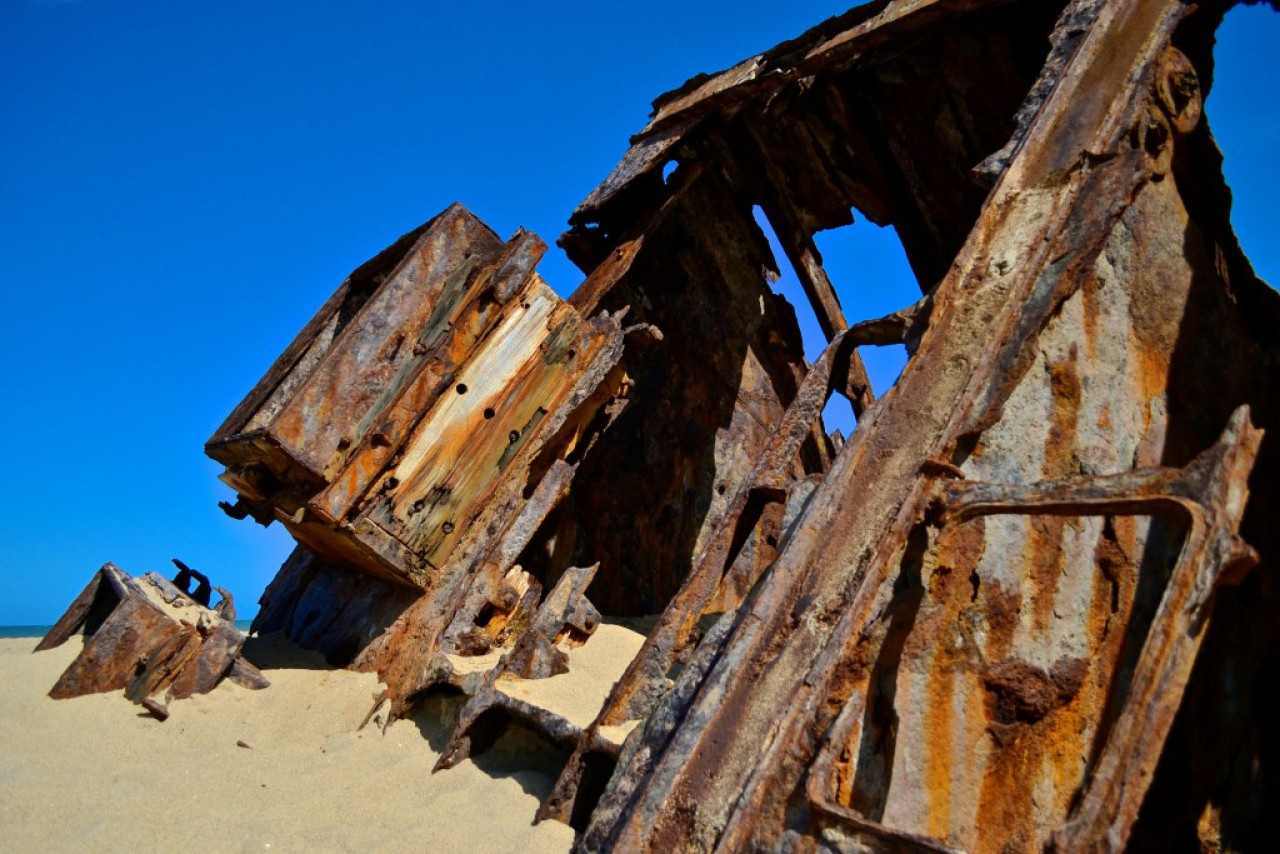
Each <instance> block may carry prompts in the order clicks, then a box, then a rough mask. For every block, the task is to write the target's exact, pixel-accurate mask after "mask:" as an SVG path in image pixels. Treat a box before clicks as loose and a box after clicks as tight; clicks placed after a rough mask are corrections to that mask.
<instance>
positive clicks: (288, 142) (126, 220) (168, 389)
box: [0, 0, 1280, 624]
mask: <svg viewBox="0 0 1280 854" xmlns="http://www.w3.org/2000/svg"><path fill="white" fill-rule="evenodd" d="M845 8H846V4H844V3H840V2H798V3H788V4H779V3H775V2H741V0H736V2H729V1H728V0H704V2H699V3H689V2H670V0H655V2H649V3H646V4H644V6H643V14H637V7H615V6H614V4H606V3H599V2H590V3H588V2H559V3H554V4H536V5H535V4H529V3H505V2H489V3H474V4H459V5H457V6H455V5H454V4H436V3H424V2H390V0H386V2H375V0H369V2H345V3H339V2H315V0H313V2H305V3H302V2H271V3H247V2H219V3H199V4H197V3H184V2H178V3H175V2H172V0H169V2H141V0H139V2H120V0H113V1H112V2H108V0H0V128H3V132H2V133H0V159H2V161H3V163H4V167H3V169H2V170H0V235H2V236H0V250H2V251H0V276H2V277H3V287H4V295H5V303H6V308H7V313H6V318H7V321H8V322H7V324H6V327H7V328H6V329H5V334H4V336H3V337H2V338H0V348H3V359H4V365H5V366H6V367H5V375H6V382H5V384H4V390H3V393H4V404H3V412H4V413H5V417H4V418H3V419H2V423H0V439H2V440H3V447H4V448H5V449H6V450H7V451H8V457H9V464H8V475H7V477H6V478H5V488H4V489H3V492H2V493H0V514H2V515H0V518H2V519H3V523H0V524H2V527H0V531H2V532H3V534H4V536H3V541H2V544H0V578H2V579H3V582H2V584H0V624H33V623H48V622H51V621H52V620H53V619H55V618H56V617H57V616H58V615H59V614H60V613H61V612H62V610H63V609H64V608H65V607H66V605H67V604H68V603H69V602H70V600H71V598H72V597H73V596H74V595H75V594H76V593H77V592H79V590H80V589H81V587H83V585H84V584H85V582H86V581H87V580H88V578H89V576H90V575H91V574H92V573H93V571H94V570H95V569H96V568H97V567H98V566H99V565H101V564H102V563H103V562H104V561H106V560H113V561H115V562H116V563H118V564H120V565H121V566H122V567H123V568H124V569H126V570H127V571H129V572H133V573H142V572H145V571H147V570H159V571H162V572H166V573H167V572H169V570H170V565H169V558H170V557H180V558H182V559H183V560H185V561H187V562H188V563H190V564H191V565H193V566H195V567H197V568H199V569H202V570H204V571H206V572H208V573H209V574H210V575H211V576H212V577H213V578H214V581H215V583H220V584H223V585H224V586H227V587H229V588H231V590H232V592H234V593H235V594H236V595H237V598H238V601H239V605H240V610H241V613H242V614H243V615H245V616H248V615H252V614H253V613H254V612H255V611H256V609H257V605H256V599H257V596H258V594H259V593H260V592H261V590H262V588H263V587H264V586H265V585H266V583H267V582H268V581H269V580H270V579H271V577H272V576H273V575H274V573H275V571H276V569H277V567H278V566H279V564H280V562H281V561H282V560H283V559H284V557H285V555H286V554H287V553H288V551H289V548H290V541H289V539H288V537H287V535H286V534H284V532H283V531H282V530H280V529H279V527H278V526H273V527H272V528H271V529H269V530H264V529H262V528H260V527H258V526H257V525H254V524H252V523H250V522H234V521H232V520H231V519H229V518H227V517H225V516H224V515H223V514H222V513H221V511H219V510H218V509H217V507H216V506H215V505H216V504H217V502H218V501H219V500H222V499H226V498H229V497H230V495H229V491H228V490H226V489H225V488H224V487H222V486H221V484H220V483H219V482H218V481H217V480H216V475H217V473H218V471H219V467H218V466H217V465H215V464H214V463H213V462H211V461H209V460H207V459H206V458H205V457H204V455H203V451H202V449H203V443H204V440H205V439H206V438H207V437H208V436H209V434H210V433H211V432H212V431H213V429H214V428H215V427H216V426H217V425H218V424H219V423H220V422H221V420H222V418H223V417H224V416H225V415H226V414H227V413H228V412H229V411H230V410H231V408H232V407H233V406H234V405H235V404H236V403H237V402H238V401H239V400H240V398H241V397H242V396H243V395H244V394H245V393H246V392H247V391H248V390H249V389H250V388H251V387H252V386H253V384H254V382H255V381H256V380H257V379H258V377H259V376H260V375H261V374H262V372H263V371H264V370H265V369H266V367H267V366H268V365H269V364H270V363H271V361H272V359H274V357H275V356H276V354H277V353H279V351H280V350H281V349H283V347H284V346H285V345H286V344H287V343H288V342H289V340H290V339H291V338H292V337H293V335H294V334H295V333H296V332H297V330H298V329H299V328H300V327H301V326H302V324H303V323H305V322H306V320H307V319H308V318H309V317H310V316H311V314H312V313H313V312H314V311H315V309H316V308H317V307H318V306H319V305H320V303H321V302H322V301H323V300H324V299H325V298H326V297H327V296H328V295H329V293H331V292H332V290H333V289H334V288H335V287H336V286H337V285H338V284H339V283H340V282H341V281H342V279H343V278H344V276H345V275H346V274H347V273H348V272H349V271H350V270H351V269H352V268H354V267H355V266H357V265H358V264H360V263H361V262H362V261H364V260H365V259H367V258H369V257H370V256H371V255H373V254H374V253H376V252H377V251H378V250H379V249H381V248H382V247H384V246H385V245H386V244H388V243H390V242H391V241H392V240H393V239H394V238H395V237H397V236H398V235H400V234H401V233H402V232H404V231H407V230H409V229H410V228H412V227H414V226H415V225H417V224H419V223H420V222H422V221H424V220H425V219H427V218H428V217H430V216H432V215H434V214H435V213H437V212H438V211H440V210H441V209H442V208H444V207H445V206H447V205H448V204H449V203H451V202H453V201H455V200H456V201H461V202H463V203H464V204H466V205H467V206H468V207H470V208H471V209H472V210H473V211H475V212H476V213H477V214H478V215H480V216H481V217H482V218H484V219H485V220H486V221H488V222H489V224H490V225H492V226H493V227H494V228H495V229H496V230H497V231H498V232H500V233H502V234H503V235H509V234H510V233H511V232H512V231H514V230H515V228H516V227H517V226H520V225H524V226H526V227H528V228H531V229H533V230H535V231H537V232H539V233H540V234H542V235H543V236H544V237H545V238H546V239H547V241H548V242H549V243H550V242H553V241H554V238H555V237H556V235H557V234H559V233H560V231H562V230H563V227H564V223H565V220H566V219H567V217H568V215H569V213H570V211H572V209H573V208H574V207H575V205H576V204H577V203H578V202H579V201H580V200H581V199H582V198H583V197H584V196H585V195H586V194H587V193H588V192H589V191H590V190H591V189H592V188H593V187H594V186H595V184H596V183H597V182H598V181H599V180H600V179H601V178H603V177H604V175H605V174H606V173H607V172H608V170H609V169H610V168H611V167H612V166H613V164H614V163H615V162H616V161H617V160H618V158H619V157H620V156H621V155H622V153H623V152H624V151H625V149H626V143H627V137H628V136H629V135H630V134H632V133H634V132H635V131H637V130H639V129H640V128H641V127H642V126H643V124H644V122H645V117H646V115H647V113H648V105H649V101H650V100H651V99H652V98H653V97H654V96H655V95H657V94H659V93H660V92H662V91H664V90H667V89H670V88H672V87H674V86H677V85H679V84H680V83H682V82H683V81H684V80H685V79H686V78H687V77H689V76H690V75H692V74H694V73H696V72H699V71H709V70H717V69H720V68H723V67H726V66H728V65H731V64H733V63H734V62H736V61H738V60H739V59H742V58H744V57H746V56H748V55H751V54H753V53H756V52H758V51H760V50H762V49H764V48H767V47H769V46H771V45H773V44H774V43H776V42H778V41H780V40H782V39H783V38H786V37H789V36H792V35H795V34H798V33H799V32H801V31H802V30H804V29H806V28H807V27H809V26H811V25H813V24H816V23H818V22H819V21H821V20H823V19H825V18H827V17H830V16H831V15H834V14H837V13H839V12H841V11H843V10H844V9H845ZM628 12H629V13H630V14H628ZM1224 41H1225V47H1223V48H1220V50H1219V54H1218V56H1219V64H1220V71H1219V80H1220V86H1221V89H1222V90H1223V93H1222V94H1221V95H1219V96H1217V97H1216V99H1215V100H1211V102H1210V116H1211V118H1212V119H1213V121H1214V127H1215V130H1216V131H1217V132H1218V136H1219V138H1220V139H1222V140H1225V141H1224V148H1226V149H1227V154H1228V161H1227V162H1228V169H1229V170H1231V171H1232V172H1234V173H1235V174H1237V175H1243V174H1247V173H1253V174H1252V177H1251V178H1250V179H1249V180H1248V181H1243V180H1242V179H1238V180H1237V181H1236V184H1235V186H1236V191H1237V198H1238V206H1239V208H1238V213H1237V224H1238V226H1239V230H1240V232H1241V237H1242V241H1243V243H1244V245H1245V248H1246V250H1248V251H1250V253H1251V255H1252V257H1253V258H1254V261H1255V264H1256V266H1257V267H1258V269H1259V271H1260V272H1261V273H1262V275H1263V276H1265V277H1267V278H1268V279H1270V280H1271V281H1276V280H1277V279H1280V252H1277V251H1276V250H1275V249H1273V247H1272V245H1271V243H1272V235H1271V232H1270V226H1271V223H1270V221H1269V220H1268V219H1267V217H1266V215H1265V213H1264V211H1266V210H1267V207H1266V205H1267V204H1268V202H1269V201H1272V200H1274V199H1275V198H1277V197H1280V186H1277V183H1278V182H1277V175H1276V169H1275V166H1274V163H1275V152H1276V151H1278V150H1280V118H1278V117H1277V113H1276V107H1277V105H1276V100H1275V91H1274V87H1275V81H1276V80H1280V61H1278V59H1277V50H1276V48H1277V46H1278V45H1280V16H1277V15H1274V14H1272V13H1268V12H1263V11H1262V10H1259V9H1244V10H1239V11H1237V12H1235V13H1233V16H1232V18H1230V19H1228V28H1227V30H1226V32H1225V39H1224ZM1233 96H1234V97H1235V98H1236V99H1237V100H1235V101H1232V100H1231V97H1233ZM821 245H822V248H823V250H824V252H825V253H826V255H827V260H828V266H829V269H830V271H831V273H832V276H833V278H835V280H836V281H837V284H838V285H839V286H840V287H841V289H842V294H843V297H844V302H845V307H846V310H847V313H848V314H849V315H850V316H851V317H852V318H853V319H862V318H865V317H871V316H875V315H878V314H882V313H884V312H885V311H888V310H891V309H893V308H895V307H897V304H899V303H900V302H901V300H902V299H903V297H904V295H907V294H910V292H911V291H910V283H909V281H908V279H907V276H908V274H907V273H906V270H905V266H904V264H903V262H902V258H901V250H900V249H899V248H898V247H897V245H896V241H895V240H894V238H893V235H892V233H891V232H889V231H885V230H880V229H876V228H875V227H874V226H869V225H865V224H864V227H862V228H855V229H852V230H850V233H845V232H841V233H840V234H838V235H831V236H830V238H829V239H826V238H824V239H823V240H822V242H821ZM540 270H541V272H542V273H543V275H544V277H545V278H547V279H548V281H550V282H551V284H552V285H553V286H554V287H556V289H557V290H559V291H560V292H561V293H567V292H568V291H570V290H572V288H573V287H574V286H575V285H576V284H577V283H578V281H579V280H580V278H581V277H580V275H579V274H578V273H577V272H576V270H575V269H574V268H573V267H572V266H571V265H570V264H569V263H568V262H567V261H566V260H564V259H563V257H562V256H560V255H559V253H558V250H554V249H553V250H552V252H551V253H550V254H549V256H548V258H547V259H546V260H545V261H544V262H543V264H542V266H541V268H540ZM857 283H861V286H862V287H861V290H855V288H854V285H855V284H857ZM783 285H784V286H787V285H788V283H787V282H785V281H784V283H783ZM808 337H809V338H810V339H811V340H812V339H814V338H816V335H815V333H814V331H813V330H809V331H808ZM897 367H898V365H897V364H895V360H894V359H893V357H892V355H890V357H889V358H888V359H887V360H886V361H884V362H883V363H882V364H881V363H874V364H873V365H872V369H873V380H874V379H879V386H880V387H883V386H884V384H885V383H886V382H888V381H889V380H890V379H891V378H892V376H893V375H894V371H895V370H896V369H897ZM846 432H847V430H846Z"/></svg>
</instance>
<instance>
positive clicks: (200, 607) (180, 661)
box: [36, 561, 268, 719]
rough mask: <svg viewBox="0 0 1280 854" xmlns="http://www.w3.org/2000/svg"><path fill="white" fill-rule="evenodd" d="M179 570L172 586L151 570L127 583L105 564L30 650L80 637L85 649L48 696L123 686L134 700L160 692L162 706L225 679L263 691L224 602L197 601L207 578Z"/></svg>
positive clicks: (127, 578) (126, 578) (125, 577)
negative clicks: (192, 587)
mask: <svg viewBox="0 0 1280 854" xmlns="http://www.w3.org/2000/svg"><path fill="white" fill-rule="evenodd" d="M175 562H176V561H175ZM180 566H181V569H180V572H179V576H178V578H177V579H175V581H176V582H178V583H177V584H175V583H174V582H170V581H169V580H168V579H166V578H164V577H163V576H160V575H157V574H155V573H147V574H146V575H145V576H143V577H142V578H133V577H132V576H130V575H127V574H126V573H124V572H122V571H121V570H120V569H119V568H118V567H116V566H115V565H114V564H111V563H107V564H104V565H103V567H102V568H101V569H99V570H98V571H97V572H96V573H94V576H93V578H92V579H91V580H90V581H89V584H88V586H86V587H85V589H84V591H83V592H82V593H81V594H80V595H79V596H78V597H76V600H75V601H74V602H72V604H71V607H70V608H68V609H67V612H66V613H65V614H63V616H62V617H61V619H59V620H58V622H57V623H56V624H54V626H53V628H51V629H50V630H49V633H48V634H47V635H45V637H44V639H43V640H42V641H41V642H40V644H39V645H38V646H37V647H36V651H37V652H38V651H40V650H45V649H52V648H53V647H56V646H61V645H62V644H63V643H66V642H67V641H68V640H70V639H71V638H73V637H76V636H78V635H83V636H84V638H85V641H84V649H83V650H82V651H81V652H80V654H79V655H78V656H76V659H75V661H73V662H72V663H71V665H70V666H69V667H68V668H67V669H66V671H65V672H64V673H63V674H62V676H61V677H60V678H59V679H58V681H57V683H56V684H55V685H54V686H53V688H52V690H50V692H49V696H51V697H53V698H54V699H64V698H67V697H79V696H82V695H84V694H97V693H103V692H106V691H116V690H121V689H123V690H124V692H125V697H126V698H127V699H129V700H132V701H134V702H142V701H144V700H147V699H148V698H152V702H153V703H157V702H158V701H156V700H154V697H155V696H157V695H160V694H162V693H163V695H164V697H165V702H167V701H168V700H169V699H183V698H185V697H189V696H191V695H192V694H206V693H208V692H209V691H212V690H213V689H214V688H215V687H217V685H218V683H220V682H221V681H222V680H223V679H224V678H227V677H231V678H233V679H234V680H235V681H236V682H238V683H240V684H241V685H244V686H246V687H266V685H267V684H268V683H267V682H266V680H265V679H264V678H263V677H262V674H261V673H259V672H258V671H257V668H255V667H254V666H253V665H252V664H250V663H249V662H247V661H245V660H244V659H242V658H241V656H240V651H241V647H242V646H243V645H244V640H245V638H244V635H243V634H241V632H240V631H239V630H238V629H236V627H235V624H234V622H233V621H234V618H235V614H234V611H233V610H229V609H230V602H229V600H227V599H225V598H224V600H223V601H224V603H225V604H226V605H227V608H223V607H222V604H223V603H220V604H219V609H220V610H214V609H211V608H209V607H208V606H207V604H203V603H202V602H200V601H197V598H196V597H199V598H201V599H204V600H205V602H207V596H208V594H207V592H204V593H202V592H201V590H202V589H204V590H205V591H207V590H208V588H209V584H208V579H205V578H204V577H203V576H202V575H200V574H199V573H196V572H195V571H194V570H191V569H190V568H188V567H185V566H182V565H181V564H180ZM192 575H195V576H197V577H198V578H199V587H198V588H197V589H196V591H193V592H194V596H193V595H192V593H189V592H188V585H187V583H186V582H185V580H186V579H188V578H190V577H191V576H192ZM226 613H230V619H226V618H224V616H223V614H226ZM166 716H167V715H166ZM161 719H163V717H162V718H161Z"/></svg>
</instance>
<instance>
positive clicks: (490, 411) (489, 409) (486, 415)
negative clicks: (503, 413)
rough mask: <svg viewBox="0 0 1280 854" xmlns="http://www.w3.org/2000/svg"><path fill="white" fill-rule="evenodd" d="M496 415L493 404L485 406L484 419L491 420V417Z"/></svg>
mask: <svg viewBox="0 0 1280 854" xmlns="http://www.w3.org/2000/svg"><path fill="white" fill-rule="evenodd" d="M494 415H497V413H496V412H494V411H493V407H492V406H486V407H485V408H484V420H485V421H488V420H490V419H491V418H493V416H494Z"/></svg>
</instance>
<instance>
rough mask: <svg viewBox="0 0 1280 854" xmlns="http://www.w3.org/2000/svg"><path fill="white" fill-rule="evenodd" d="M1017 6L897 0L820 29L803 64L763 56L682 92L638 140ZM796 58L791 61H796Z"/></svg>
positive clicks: (980, 0) (978, 0) (973, 0)
mask: <svg viewBox="0 0 1280 854" xmlns="http://www.w3.org/2000/svg"><path fill="white" fill-rule="evenodd" d="M1011 2H1014V0H893V2H889V3H886V4H885V6H884V8H883V9H882V11H881V12H880V13H879V14H877V15H875V16H874V17H871V18H869V19H866V20H863V21H862V22H860V23H858V24H857V25H855V26H853V27H850V28H849V29H847V30H844V31H842V32H839V33H837V34H834V35H831V36H826V35H825V33H824V32H823V31H824V26H823V25H819V26H818V27H816V28H814V30H811V31H810V33H806V34H805V35H804V36H801V37H800V38H798V39H796V40H795V42H803V41H804V40H805V39H806V37H810V38H814V37H816V39H821V40H820V41H818V43H817V44H815V45H814V46H813V47H812V48H810V49H809V50H808V52H807V53H806V54H805V55H804V56H803V57H802V58H801V59H799V60H798V61H796V62H794V63H792V64H790V65H787V66H785V67H783V66H782V65H781V64H779V63H777V62H771V61H769V59H768V54H762V55H760V56H755V57H752V58H751V59H748V60H745V61H743V62H740V63H738V64H737V65H735V66H734V67H732V68H730V69H728V70H726V71H723V72H721V73H719V74H716V75H712V76H711V77H710V78H708V79H705V80H703V81H701V82H699V84H698V85H697V86H696V88H692V89H689V90H687V91H682V92H680V93H679V94H678V95H676V96H675V97H672V98H670V99H668V100H667V101H665V102H664V103H662V105H661V106H660V107H659V108H658V109H657V111H656V113H655V115H654V117H653V118H652V119H651V120H650V122H649V124H648V126H646V127H645V129H644V130H642V131H641V132H640V133H639V134H638V135H637V136H636V140H637V141H643V140H644V139H645V138H646V137H648V136H649V135H651V134H654V133H657V132H659V131H660V130H662V129H664V128H665V127H667V125H668V124H669V123H671V122H673V121H677V120H680V119H684V118H686V117H687V116H686V114H693V115H705V114H706V113H709V112H712V111H715V110H717V109H722V108H723V107H725V106H727V105H730V104H733V103H735V102H737V101H741V100H746V99H750V98H766V97H768V96H769V95H771V94H772V93H774V92H776V91H777V90H778V89H780V88H781V87H782V86H784V85H786V84H787V83H790V82H791V81H793V80H798V79H800V78H802V77H807V76H809V75H811V74H813V73H815V72H816V71H820V70H829V69H832V68H840V67H844V66H847V65H848V64H849V63H851V62H854V61H856V60H857V59H858V58H859V56H860V55H861V54H863V53H865V52H867V51H872V50H875V49H877V48H881V47H886V46H890V45H892V44H894V43H896V42H900V41H901V40H902V39H904V38H907V37H909V36H910V34H912V33H914V32H916V31H918V30H920V29H923V28H926V27H933V26H937V25H940V24H943V23H944V22H946V21H947V20H949V19H951V18H955V17H958V16H961V15H966V14H969V13H971V12H974V11H976V10H979V9H983V8H992V7H995V6H1000V5H1005V4H1008V3H1011ZM791 55H792V54H790V53H789V54H788V55H787V56H786V57H785V58H786V59H790V58H791Z"/></svg>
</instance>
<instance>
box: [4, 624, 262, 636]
mask: <svg viewBox="0 0 1280 854" xmlns="http://www.w3.org/2000/svg"><path fill="white" fill-rule="evenodd" d="M252 623H253V620H251V619H250V620H236V628H237V629H239V630H240V631H242V632H244V633H245V634H248V633H249V626H250V625H251V624H252ZM51 628H53V623H49V624H48V625H14V626H0V640H13V639H21V638H42V637H44V636H45V635H46V634H48V633H49V629H51Z"/></svg>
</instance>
